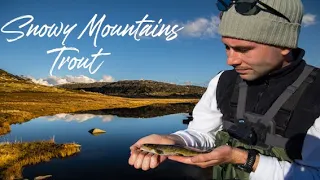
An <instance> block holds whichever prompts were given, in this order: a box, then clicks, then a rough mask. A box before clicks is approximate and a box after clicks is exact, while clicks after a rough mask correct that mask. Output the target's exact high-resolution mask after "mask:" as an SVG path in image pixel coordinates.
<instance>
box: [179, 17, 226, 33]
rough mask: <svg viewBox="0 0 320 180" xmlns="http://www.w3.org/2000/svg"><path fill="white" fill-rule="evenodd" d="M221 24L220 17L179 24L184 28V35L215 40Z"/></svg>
mask: <svg viewBox="0 0 320 180" xmlns="http://www.w3.org/2000/svg"><path fill="white" fill-rule="evenodd" d="M219 23H220V19H219V17H217V16H211V17H210V18H203V17H202V18H197V19H195V20H193V21H187V22H185V23H179V24H181V26H183V27H184V28H183V29H182V30H181V33H182V35H185V36H188V37H197V38H214V37H216V36H217V34H218V27H219Z"/></svg>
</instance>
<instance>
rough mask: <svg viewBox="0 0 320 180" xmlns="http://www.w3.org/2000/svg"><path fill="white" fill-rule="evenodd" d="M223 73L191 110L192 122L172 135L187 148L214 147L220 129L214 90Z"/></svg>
mask: <svg viewBox="0 0 320 180" xmlns="http://www.w3.org/2000/svg"><path fill="white" fill-rule="evenodd" d="M222 73H223V72H220V73H219V74H217V75H216V76H215V77H214V78H213V79H212V80H211V81H210V83H209V85H208V88H207V90H206V92H205V93H204V94H203V96H202V97H201V99H200V101H199V102H198V103H197V104H196V106H195V108H194V109H193V112H192V115H193V120H192V121H191V122H190V123H189V125H188V128H187V129H186V130H181V131H177V132H175V133H173V134H175V135H178V136H180V137H181V138H182V139H183V140H184V143H185V144H186V145H187V146H189V147H196V148H199V149H210V148H213V147H214V141H215V135H216V133H217V131H219V130H221V129H222V121H221V117H222V114H221V112H220V111H219V110H218V109H217V101H216V89H217V84H218V81H219V78H220V76H221V74H222Z"/></svg>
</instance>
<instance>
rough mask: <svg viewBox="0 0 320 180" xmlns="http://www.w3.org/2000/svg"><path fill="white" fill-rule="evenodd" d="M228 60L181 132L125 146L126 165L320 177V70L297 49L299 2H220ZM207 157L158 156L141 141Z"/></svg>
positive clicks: (218, 174) (220, 174) (221, 174)
mask: <svg viewBox="0 0 320 180" xmlns="http://www.w3.org/2000/svg"><path fill="white" fill-rule="evenodd" d="M217 5H218V8H219V10H220V11H223V14H222V16H221V23H220V25H219V32H220V34H221V35H222V42H223V43H224V44H225V46H226V53H227V57H228V59H227V63H228V65H230V66H233V67H234V70H228V71H223V72H220V73H218V75H216V76H215V77H214V78H213V79H212V80H211V81H210V83H209V86H208V88H207V91H206V92H205V93H204V95H203V96H202V98H201V99H200V101H199V102H198V103H197V105H196V106H195V108H194V110H193V118H194V119H193V121H191V122H190V124H189V126H188V128H187V129H186V130H181V131H178V132H175V133H173V134H170V135H157V134H153V135H150V136H147V137H144V138H142V139H140V140H138V141H137V142H136V143H135V144H134V145H132V146H131V147H130V149H131V156H130V158H129V164H130V165H133V166H134V167H135V168H142V169H143V170H148V169H150V168H155V167H157V166H158V165H159V164H160V163H161V162H163V161H164V160H166V159H171V160H175V161H178V162H182V163H185V164H192V165H196V166H199V167H203V168H205V167H211V166H212V167H213V171H214V173H213V175H214V177H213V179H257V180H258V179H259V180H263V179H266V180H272V179H320V153H318V152H320V151H319V150H320V117H319V116H320V96H318V93H319V92H320V73H318V68H315V67H312V66H309V65H307V64H306V62H305V61H304V60H303V59H302V57H303V55H304V50H302V49H300V48H298V47H297V44H298V37H299V32H300V27H301V21H302V16H303V6H302V3H301V1H300V0H261V1H256V0H238V1H235V2H234V1H233V2H231V1H230V0H225V1H223V0H218V2H217ZM144 143H157V144H180V145H184V146H190V147H196V148H199V149H211V148H214V149H213V150H212V151H211V152H209V153H207V154H204V155H197V156H195V157H178V156H168V157H166V156H161V157H159V156H157V155H154V154H150V153H145V152H142V151H140V150H139V147H140V146H141V144H144Z"/></svg>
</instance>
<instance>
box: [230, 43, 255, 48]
mask: <svg viewBox="0 0 320 180" xmlns="http://www.w3.org/2000/svg"><path fill="white" fill-rule="evenodd" d="M224 45H225V46H226V47H229V48H232V49H253V48H254V46H252V45H248V46H241V45H238V46H229V45H227V44H224Z"/></svg>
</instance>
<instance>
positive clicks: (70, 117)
mask: <svg viewBox="0 0 320 180" xmlns="http://www.w3.org/2000/svg"><path fill="white" fill-rule="evenodd" d="M45 118H46V119H48V121H58V120H63V121H66V122H71V121H76V122H79V123H82V122H85V121H88V120H90V119H94V118H99V119H101V121H102V122H110V121H112V119H113V118H114V116H113V115H94V114H65V113H61V114H56V115H54V116H47V117H45Z"/></svg>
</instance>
